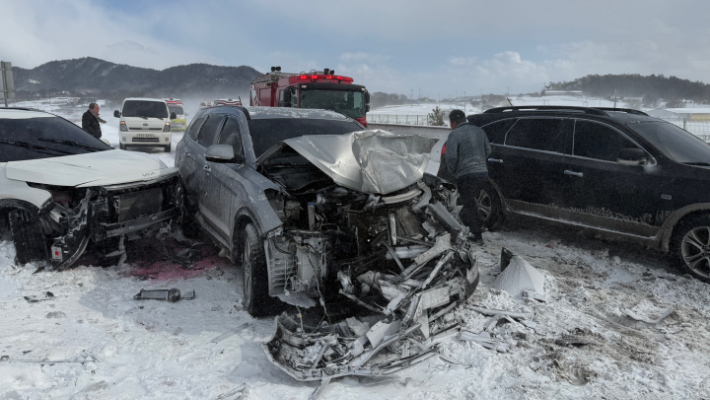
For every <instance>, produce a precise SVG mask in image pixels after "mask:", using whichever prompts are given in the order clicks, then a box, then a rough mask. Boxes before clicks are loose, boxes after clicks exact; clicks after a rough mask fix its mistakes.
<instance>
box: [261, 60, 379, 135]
mask: <svg viewBox="0 0 710 400" xmlns="http://www.w3.org/2000/svg"><path fill="white" fill-rule="evenodd" d="M249 105H252V106H262V107H292V108H320V109H325V110H333V111H337V112H339V113H342V114H345V115H346V116H348V117H350V118H353V119H355V120H357V121H358V122H359V123H361V124H363V125H365V126H367V118H366V115H367V112H368V111H370V93H369V92H368V91H367V89H366V88H365V86H362V85H355V84H353V78H350V77H347V76H342V75H336V74H335V71H334V70H331V69H328V68H325V69H324V70H323V71H315V70H314V71H310V72H308V73H306V72H301V73H298V74H292V73H286V72H281V67H271V72H270V73H268V74H265V75H261V76H258V77H256V78H254V79H253V80H252V81H251V87H250V96H249Z"/></svg>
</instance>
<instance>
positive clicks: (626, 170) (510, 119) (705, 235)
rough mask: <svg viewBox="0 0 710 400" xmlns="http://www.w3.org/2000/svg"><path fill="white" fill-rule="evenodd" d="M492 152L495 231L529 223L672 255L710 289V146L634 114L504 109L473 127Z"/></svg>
mask: <svg viewBox="0 0 710 400" xmlns="http://www.w3.org/2000/svg"><path fill="white" fill-rule="evenodd" d="M468 120H469V122H470V123H472V124H474V125H476V126H479V127H481V128H482V129H483V130H484V131H485V132H486V134H487V135H488V138H489V140H490V142H491V146H492V153H491V155H490V156H489V158H488V170H489V174H490V179H491V182H492V186H493V187H495V191H493V190H491V191H490V193H482V197H483V198H485V199H490V200H491V205H492V211H491V213H490V215H489V216H488V221H487V223H488V224H489V225H495V223H497V222H498V221H499V220H500V217H501V216H503V215H526V216H532V217H536V218H540V219H544V220H549V221H554V222H561V223H565V224H569V225H574V226H580V227H586V228H590V229H592V230H594V231H597V232H599V233H603V234H607V236H610V237H614V238H621V239H626V240H631V241H634V242H638V243H642V244H645V245H646V246H648V247H652V248H656V249H660V250H662V251H665V252H671V253H672V254H674V255H676V256H677V259H678V260H679V261H680V262H681V263H682V265H683V266H685V267H686V268H687V269H688V270H689V271H690V272H692V273H693V275H694V276H696V277H698V278H700V279H703V280H706V281H709V280H710V193H708V185H709V184H710V146H708V145H707V144H706V143H705V142H703V141H702V140H700V139H698V138H697V137H695V136H693V135H692V134H690V133H688V132H686V131H684V130H683V129H681V128H679V127H677V126H675V125H673V124H670V123H668V122H665V121H662V120H659V119H656V118H651V117H649V116H648V115H646V114H645V113H643V112H641V111H637V110H631V109H610V108H586V107H563V106H527V107H503V108H494V109H491V110H488V111H486V112H484V113H482V114H477V115H471V116H469V117H468Z"/></svg>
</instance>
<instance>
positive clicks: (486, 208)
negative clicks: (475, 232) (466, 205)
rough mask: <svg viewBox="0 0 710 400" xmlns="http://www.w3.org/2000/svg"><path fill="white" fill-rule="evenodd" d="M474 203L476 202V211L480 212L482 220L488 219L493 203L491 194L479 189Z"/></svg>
mask: <svg viewBox="0 0 710 400" xmlns="http://www.w3.org/2000/svg"><path fill="white" fill-rule="evenodd" d="M476 203H478V213H479V214H481V218H482V219H483V221H488V217H490V216H491V210H492V209H493V204H492V202H491V196H489V195H488V192H486V191H485V190H481V192H480V193H479V194H478V198H476Z"/></svg>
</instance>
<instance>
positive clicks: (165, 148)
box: [163, 143, 173, 153]
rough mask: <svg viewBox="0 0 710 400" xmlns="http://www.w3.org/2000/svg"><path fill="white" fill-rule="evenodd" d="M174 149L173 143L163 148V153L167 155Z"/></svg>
mask: <svg viewBox="0 0 710 400" xmlns="http://www.w3.org/2000/svg"><path fill="white" fill-rule="evenodd" d="M172 149H173V144H172V143H170V144H169V145H167V146H163V151H165V152H166V153H170V152H171V151H172Z"/></svg>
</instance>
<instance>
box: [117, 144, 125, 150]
mask: <svg viewBox="0 0 710 400" xmlns="http://www.w3.org/2000/svg"><path fill="white" fill-rule="evenodd" d="M118 148H119V149H121V150H126V145H125V144H123V143H119V144H118Z"/></svg>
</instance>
